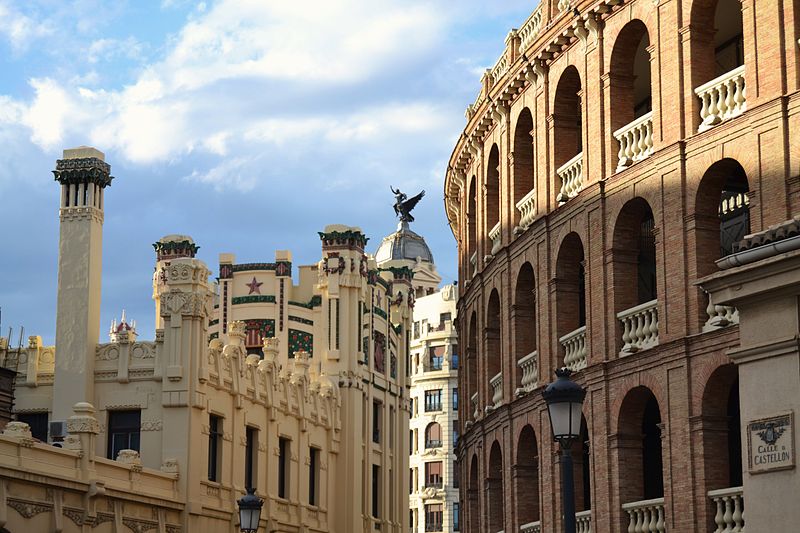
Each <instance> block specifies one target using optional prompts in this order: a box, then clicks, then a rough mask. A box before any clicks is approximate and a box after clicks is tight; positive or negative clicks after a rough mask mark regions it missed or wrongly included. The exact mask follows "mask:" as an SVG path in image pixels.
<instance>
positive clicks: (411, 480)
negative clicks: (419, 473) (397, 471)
mask: <svg viewBox="0 0 800 533" xmlns="http://www.w3.org/2000/svg"><path fill="white" fill-rule="evenodd" d="M408 493H409V494H414V469H413V468H409V469H408Z"/></svg>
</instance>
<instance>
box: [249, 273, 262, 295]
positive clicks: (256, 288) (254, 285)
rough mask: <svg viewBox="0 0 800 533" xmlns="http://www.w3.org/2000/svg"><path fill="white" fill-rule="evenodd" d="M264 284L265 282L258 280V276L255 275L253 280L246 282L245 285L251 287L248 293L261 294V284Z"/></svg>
mask: <svg viewBox="0 0 800 533" xmlns="http://www.w3.org/2000/svg"><path fill="white" fill-rule="evenodd" d="M263 284H264V282H260V281H258V280H257V279H256V277H255V276H253V281H251V282H250V283H245V285H247V286H248V287H250V292H248V293H247V294H253V293H256V294H261V286H262V285H263Z"/></svg>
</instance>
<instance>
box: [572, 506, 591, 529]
mask: <svg viewBox="0 0 800 533" xmlns="http://www.w3.org/2000/svg"><path fill="white" fill-rule="evenodd" d="M575 533H592V512H591V511H581V512H580V513H575Z"/></svg>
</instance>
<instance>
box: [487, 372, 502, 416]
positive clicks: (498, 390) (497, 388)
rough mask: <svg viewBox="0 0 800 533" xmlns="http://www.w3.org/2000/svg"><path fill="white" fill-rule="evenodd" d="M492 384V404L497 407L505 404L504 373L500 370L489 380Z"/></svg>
mask: <svg viewBox="0 0 800 533" xmlns="http://www.w3.org/2000/svg"><path fill="white" fill-rule="evenodd" d="M489 385H491V386H492V404H493V407H494V408H495V409H497V408H498V407H500V406H501V405H503V373H502V372H498V373H497V374H496V375H495V376H494V377H493V378H492V379H490V380H489Z"/></svg>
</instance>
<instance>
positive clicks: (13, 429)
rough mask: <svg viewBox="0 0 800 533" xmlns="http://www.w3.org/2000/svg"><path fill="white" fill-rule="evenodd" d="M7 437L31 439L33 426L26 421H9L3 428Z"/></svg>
mask: <svg viewBox="0 0 800 533" xmlns="http://www.w3.org/2000/svg"><path fill="white" fill-rule="evenodd" d="M3 435H5V436H6V437H16V438H18V439H30V438H32V435H31V427H30V426H29V425H28V424H26V423H25V422H9V423H7V424H6V427H5V429H4V430H3Z"/></svg>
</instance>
